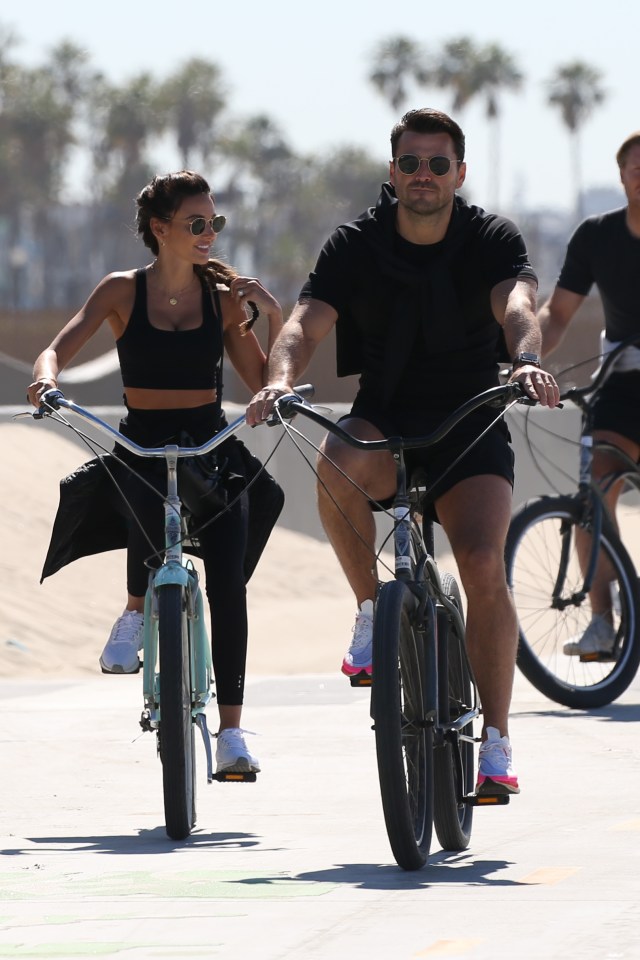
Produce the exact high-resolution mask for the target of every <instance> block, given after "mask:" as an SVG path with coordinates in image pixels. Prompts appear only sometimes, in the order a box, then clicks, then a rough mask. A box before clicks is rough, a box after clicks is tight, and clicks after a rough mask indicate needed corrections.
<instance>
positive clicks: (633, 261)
mask: <svg viewBox="0 0 640 960" xmlns="http://www.w3.org/2000/svg"><path fill="white" fill-rule="evenodd" d="M594 283H595V284H597V287H598V290H599V292H600V296H601V298H602V305H603V308H604V315H605V333H606V335H607V337H608V339H609V340H613V341H617V340H626V338H627V337H631V336H633V334H634V333H637V332H638V329H639V328H640V239H639V238H638V237H634V236H633V235H632V234H631V233H630V232H629V228H628V227H627V221H626V207H623V208H622V209H620V210H611V211H609V212H608V213H604V214H601V215H600V216H597V217H589V218H588V219H587V220H585V221H583V223H581V224H580V226H579V227H578V228H577V229H576V231H575V233H574V234H573V236H572V237H571V240H570V241H569V245H568V247H567V253H566V256H565V261H564V265H563V267H562V270H561V271H560V276H559V278H558V286H559V287H562V288H563V289H565V290H570V291H571V292H572V293H578V294H580V295H581V296H586V295H587V294H588V293H589V290H590V289H591V286H592V285H593V284H594Z"/></svg>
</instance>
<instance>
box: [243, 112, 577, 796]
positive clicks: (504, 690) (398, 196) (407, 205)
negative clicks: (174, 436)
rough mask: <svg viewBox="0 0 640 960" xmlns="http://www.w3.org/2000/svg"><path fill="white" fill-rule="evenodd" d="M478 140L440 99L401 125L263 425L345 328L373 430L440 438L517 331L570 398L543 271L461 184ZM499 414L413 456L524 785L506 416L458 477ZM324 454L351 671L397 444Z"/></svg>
mask: <svg viewBox="0 0 640 960" xmlns="http://www.w3.org/2000/svg"><path fill="white" fill-rule="evenodd" d="M464 146H465V141H464V134H463V133H462V130H461V129H460V127H459V126H458V124H457V123H455V122H454V121H453V120H452V119H451V118H450V117H448V116H447V115H446V114H444V113H441V112H439V111H437V110H433V109H428V108H424V109H419V110H411V111H409V112H408V113H407V114H405V116H404V117H403V118H402V120H401V121H400V122H399V123H398V124H396V125H395V127H394V128H393V130H392V133H391V147H392V159H391V161H390V163H389V183H386V184H384V186H383V188H382V192H381V195H380V197H379V199H378V202H377V205H376V206H375V207H374V208H371V209H369V210H368V211H367V212H366V213H365V214H363V215H362V216H361V217H359V218H358V219H357V220H356V221H354V222H352V223H349V224H344V225H342V226H341V227H339V228H338V229H337V230H336V231H335V232H334V233H333V234H332V235H331V237H330V238H329V240H328V241H327V243H326V244H325V246H324V247H323V249H322V252H321V253H320V256H319V259H318V262H317V264H316V267H315V269H314V271H313V272H312V273H311V275H310V277H309V280H308V282H307V283H306V284H305V286H304V287H303V289H302V291H301V294H300V297H299V299H298V303H297V305H296V306H295V308H294V310H293V313H292V315H291V318H290V319H289V321H288V322H287V323H286V324H285V326H284V328H283V330H282V332H281V334H280V335H279V337H278V339H277V341H276V343H275V345H274V348H273V351H272V353H271V357H270V365H269V385H268V386H267V387H265V388H264V389H263V390H261V391H260V392H259V393H258V394H257V395H256V396H255V397H254V399H253V401H252V403H251V405H250V407H249V409H248V412H247V416H248V419H249V422H250V423H253V424H257V423H259V422H260V421H262V420H263V419H265V417H266V416H267V415H268V413H269V411H270V410H271V408H272V406H273V403H274V401H275V399H276V398H277V397H278V396H280V395H282V394H283V393H286V392H289V391H290V390H291V388H292V385H293V384H294V383H295V382H296V381H297V380H298V379H299V377H300V375H301V374H302V372H303V371H304V369H305V367H306V366H307V364H308V362H309V360H310V358H311V355H312V353H313V351H314V350H315V348H316V346H317V345H318V343H319V342H320V341H321V340H322V339H323V338H324V337H326V336H327V334H328V333H329V332H330V330H331V329H332V328H333V327H334V326H335V329H336V339H337V365H338V374H339V375H341V376H346V375H348V374H353V373H359V374H360V389H359V391H358V394H357V396H356V399H355V401H354V404H353V407H352V410H351V413H350V415H349V416H348V418H347V419H346V420H344V421H343V423H342V426H343V427H344V429H346V430H347V431H349V432H350V433H352V434H353V435H355V436H357V437H359V438H360V439H364V440H375V439H379V438H381V437H383V436H389V435H392V434H394V435H398V434H400V435H405V436H410V435H413V436H419V435H423V434H427V433H429V432H430V431H431V430H432V429H433V428H434V427H437V426H438V425H439V424H440V423H441V422H442V420H443V419H444V418H445V417H446V415H447V414H448V413H450V412H451V411H452V410H453V409H455V408H456V407H457V406H458V405H459V404H460V403H461V402H463V401H464V400H466V399H468V398H469V397H471V396H473V395H474V394H476V393H478V392H480V391H481V390H484V389H488V388H489V387H493V386H495V385H496V384H497V383H498V364H497V361H498V346H499V344H500V343H501V338H502V335H504V340H505V341H506V345H507V349H508V350H509V356H510V358H511V359H512V361H513V374H512V377H513V379H517V380H519V381H520V382H521V383H522V384H523V386H524V389H525V391H526V392H527V394H528V395H529V396H530V397H532V398H535V399H536V400H539V401H540V402H541V403H543V404H545V405H549V406H555V404H556V403H557V402H558V390H557V386H556V384H555V381H554V379H553V377H551V376H550V375H549V374H548V373H545V372H544V371H542V370H541V369H540V364H539V362H538V357H537V354H538V352H539V348H540V331H539V327H538V324H537V321H536V317H535V298H536V276H535V273H534V271H533V270H532V268H531V265H530V263H529V261H528V256H527V252H526V249H525V245H524V242H523V240H522V238H521V236H520V234H519V233H518V231H517V229H516V227H515V226H514V224H512V223H511V222H510V221H508V220H505V219H503V218H501V217H496V216H493V215H491V214H487V213H485V212H484V211H483V210H481V209H480V208H478V207H473V206H469V205H468V204H467V203H466V202H465V201H464V200H463V199H462V198H461V197H459V196H457V195H456V191H457V190H458V189H460V188H461V187H462V185H463V183H464V180H465V175H466V164H465V163H464ZM494 418H495V411H494V412H493V413H492V412H491V411H487V410H486V408H485V409H483V410H478V411H477V412H476V413H475V414H474V415H472V416H471V417H468V418H467V419H466V420H465V421H464V422H463V423H462V424H461V425H460V426H459V427H458V428H456V429H455V430H454V431H452V433H451V434H450V435H449V436H448V437H447V440H446V443H444V444H442V445H441V447H440V448H439V449H438V450H436V451H434V452H430V453H429V454H428V455H425V454H421V453H420V452H419V451H418V452H415V453H411V454H410V456H409V458H408V463H409V466H411V465H412V464H415V463H421V464H423V465H424V467H425V468H426V471H427V477H428V483H429V485H431V484H435V486H434V490H433V494H432V496H433V501H434V513H435V515H436V516H437V519H438V520H439V522H440V523H441V524H442V526H443V528H444V530H445V532H446V534H447V536H448V538H449V541H450V543H451V546H452V549H453V552H454V556H455V559H456V561H457V564H458V569H459V571H460V576H461V579H462V583H463V586H464V589H465V592H466V594H467V599H468V617H467V642H468V649H469V656H470V659H471V664H472V668H473V670H474V674H475V677H476V681H477V685H478V689H479V692H480V698H481V702H482V707H483V711H484V730H483V740H484V741H485V742H484V743H483V745H482V747H481V754H480V768H479V777H478V784H479V786H482V784H483V783H484V781H485V780H487V779H489V780H493V781H494V783H500V784H501V785H502V789H504V790H507V791H510V792H518V789H519V788H518V781H517V777H516V775H515V773H514V772H513V769H512V766H511V747H510V743H509V738H508V715H509V705H510V701H511V691H512V686H513V675H514V669H515V655H516V644H517V634H518V630H517V622H516V616H515V611H514V608H513V604H512V602H511V598H510V596H509V592H508V589H507V585H506V580H505V573H504V561H503V550H504V542H505V538H506V533H507V528H508V525H509V519H510V515H511V491H512V485H513V456H512V452H511V448H510V446H509V439H510V438H509V434H508V430H507V428H506V426H505V425H504V423H503V422H502V421H500V422H499V423H497V424H496V425H495V426H493V427H492V428H491V429H490V430H489V431H488V433H487V434H486V435H485V436H483V437H482V439H481V440H480V442H479V443H478V444H477V445H476V446H474V447H473V450H472V451H471V452H470V453H469V454H468V455H467V456H464V457H463V458H462V459H461V461H460V462H459V463H456V464H455V466H454V467H453V468H451V469H450V470H449V472H447V473H446V476H444V477H443V472H444V470H445V469H446V468H447V467H449V466H450V465H451V464H452V463H453V462H454V461H455V460H456V458H457V456H458V455H459V454H460V453H461V452H463V451H465V450H466V449H467V448H468V447H469V445H470V443H471V442H472V441H474V440H476V438H477V437H478V436H479V435H480V434H481V433H482V431H483V430H484V429H485V428H487V427H489V425H490V423H491V422H492V420H493V419H494ZM323 453H324V454H325V455H326V458H328V459H325V458H324V457H320V459H319V463H318V475H319V486H318V495H319V508H320V516H321V519H322V522H323V525H324V528H325V530H326V532H327V535H328V537H329V540H330V541H331V544H332V546H333V548H334V550H335V552H336V554H337V556H338V559H339V561H340V563H341V565H342V568H343V570H344V572H345V575H346V577H347V579H348V581H349V583H350V585H351V588H352V589H353V592H354V594H355V596H356V600H357V603H358V612H357V615H356V622H355V626H354V630H353V640H352V643H351V646H350V648H349V650H348V652H347V654H346V656H345V658H344V662H343V667H342V669H343V672H345V673H346V674H348V675H354V674H358V673H360V672H362V671H364V672H365V673H369V674H370V673H371V638H372V616H373V602H374V598H375V593H376V586H377V579H376V576H375V571H374V570H372V566H373V563H372V558H373V557H374V556H375V523H374V518H373V514H372V510H371V506H370V502H369V499H368V498H370V499H371V500H375V501H378V502H381V503H383V504H384V503H385V501H388V500H389V498H391V496H392V494H393V492H394V487H395V477H396V474H395V467H394V464H393V459H392V456H391V454H389V453H368V452H365V453H362V452H359V451H356V450H354V449H353V448H351V447H349V446H347V445H346V444H344V443H342V442H341V441H339V440H336V439H335V438H332V437H328V438H326V439H325V441H324V444H323ZM334 464H335V465H336V466H337V467H338V469H337V470H336V469H335V467H334ZM340 471H344V473H345V474H346V475H347V477H348V478H350V480H347V479H345V478H344V476H343V475H342V473H341V472H340ZM350 481H354V482H355V484H357V485H358V487H360V488H361V489H363V490H365V491H366V494H367V496H365V495H363V494H362V493H360V491H359V490H358V489H357V488H356V487H355V486H354V485H353V484H352V483H351V482H350ZM346 518H348V519H346Z"/></svg>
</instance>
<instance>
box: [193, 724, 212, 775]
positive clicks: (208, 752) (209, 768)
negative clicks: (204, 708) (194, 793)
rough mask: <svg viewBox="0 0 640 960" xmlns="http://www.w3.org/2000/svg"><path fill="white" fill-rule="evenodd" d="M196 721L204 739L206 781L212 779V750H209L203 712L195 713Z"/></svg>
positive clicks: (209, 740) (209, 742)
mask: <svg viewBox="0 0 640 960" xmlns="http://www.w3.org/2000/svg"><path fill="white" fill-rule="evenodd" d="M196 723H197V725H198V728H199V730H200V733H201V734H202V739H203V740H204V752H205V754H206V755H207V783H211V781H212V780H213V752H212V750H211V734H210V733H209V728H208V726H207V717H206V714H204V713H198V714H197V715H196Z"/></svg>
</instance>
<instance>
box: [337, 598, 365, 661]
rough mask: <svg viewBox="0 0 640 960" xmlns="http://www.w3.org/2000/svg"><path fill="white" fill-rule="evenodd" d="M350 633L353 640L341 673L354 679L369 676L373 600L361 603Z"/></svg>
mask: <svg viewBox="0 0 640 960" xmlns="http://www.w3.org/2000/svg"><path fill="white" fill-rule="evenodd" d="M352 632H353V639H352V641H351V644H350V645H349V649H348V650H347V652H346V654H345V657H344V660H343V661H342V672H343V673H344V674H346V675H347V677H356V676H357V675H358V674H359V673H367V674H368V675H369V676H371V659H372V652H371V651H372V641H373V600H364V601H363V602H362V606H361V607H360V609H359V610H358V613H357V614H356V622H355V623H354V625H353V631H352Z"/></svg>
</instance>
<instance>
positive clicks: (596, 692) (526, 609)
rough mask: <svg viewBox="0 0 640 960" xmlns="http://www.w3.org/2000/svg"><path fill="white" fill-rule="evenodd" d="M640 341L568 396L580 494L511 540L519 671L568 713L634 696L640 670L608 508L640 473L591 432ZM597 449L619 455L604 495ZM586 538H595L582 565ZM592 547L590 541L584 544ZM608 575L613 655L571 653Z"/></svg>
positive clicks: (521, 527)
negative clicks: (622, 485) (595, 591)
mask: <svg viewBox="0 0 640 960" xmlns="http://www.w3.org/2000/svg"><path fill="white" fill-rule="evenodd" d="M636 340H637V338H635V339H634V340H630V341H624V342H623V343H621V344H620V345H619V346H618V347H617V348H616V349H615V350H613V351H612V352H611V353H609V354H608V355H607V356H606V358H605V360H604V362H603V363H602V366H601V368H600V370H599V371H598V374H597V376H596V377H595V379H594V380H593V382H592V383H591V384H590V385H588V386H586V387H572V388H571V389H569V390H567V391H566V392H564V393H563V394H562V399H563V400H571V401H573V402H574V403H575V404H576V405H577V406H578V407H579V408H580V410H581V411H582V432H581V438H580V475H579V483H578V489H577V491H575V492H574V493H570V494H567V495H562V494H561V495H558V496H544V497H536V498H535V499H533V500H529V501H527V502H526V503H523V504H522V505H521V506H520V507H518V509H517V510H516V511H515V512H514V515H513V518H512V522H511V526H510V529H509V535H508V538H507V546H506V553H505V561H506V568H507V580H508V583H509V586H510V588H511V591H512V594H513V599H514V602H515V606H516V610H517V613H518V621H519V629H520V639H519V644H518V667H519V668H520V670H521V671H522V673H523V674H524V675H525V676H526V677H527V679H528V680H529V681H530V682H531V683H532V684H533V685H534V686H535V687H536V688H537V689H538V690H539V691H540V692H541V693H543V694H544V695H545V696H547V697H549V698H550V699H551V700H554V701H555V702H556V703H562V704H564V705H565V706H568V707H574V708H580V709H589V708H593V707H602V706H604V705H605V704H608V703H611V702H612V701H613V700H615V699H616V698H617V697H619V696H620V694H621V693H623V692H624V690H626V689H627V687H628V686H629V684H630V683H631V682H632V680H633V679H634V677H635V675H636V673H637V670H638V665H639V664H640V633H639V630H640V627H639V624H638V615H639V611H640V590H639V588H638V576H637V573H636V570H635V568H634V565H633V562H632V560H631V557H630V556H629V554H628V552H627V550H626V549H625V547H624V545H623V544H622V542H621V540H620V537H619V535H618V533H617V531H616V529H615V527H614V525H613V523H612V521H611V518H610V517H609V516H608V513H607V509H606V506H605V504H604V501H603V497H604V495H605V494H606V492H607V491H608V490H609V489H610V487H611V485H612V484H614V483H618V482H619V481H620V480H624V481H626V482H627V483H629V484H630V485H632V486H633V487H636V488H637V489H640V470H639V469H638V465H637V464H636V463H635V462H634V461H632V460H631V459H630V458H629V457H627V456H626V454H624V453H623V451H621V450H619V449H618V448H617V447H614V446H612V445H611V444H607V443H597V444H594V442H593V437H592V426H591V408H592V405H593V399H594V396H595V394H596V392H597V390H598V388H599V387H600V386H601V384H602V383H603V381H604V379H605V377H606V376H607V374H608V373H609V371H610V370H611V368H612V365H613V364H615V362H616V360H617V358H618V357H619V355H620V353H621V352H622V350H624V349H625V348H626V347H628V346H629V345H631V344H633V343H635V342H636ZM594 446H597V447H598V448H599V449H602V450H606V451H609V452H613V453H615V455H616V457H617V459H618V460H619V462H620V469H619V470H617V471H615V473H613V474H611V475H610V476H608V477H607V478H606V481H605V483H604V485H603V486H602V487H601V486H599V485H598V484H597V483H595V482H594V481H593V479H592V475H591V468H592V460H593V448H594ZM580 531H584V532H586V533H587V534H588V535H589V538H588V539H587V544H588V546H587V548H586V550H585V548H584V546H582V554H581V556H579V554H578V547H579V546H580V543H579V541H580ZM576 534H578V536H576ZM585 539H586V538H585V537H584V535H583V536H582V544H583V545H584V542H585ZM577 541H578V545H577ZM585 553H587V554H588V556H587V557H586V559H585ZM602 569H604V570H607V571H608V574H607V576H608V580H609V587H610V592H611V600H612V611H613V629H614V633H615V640H614V643H613V646H612V649H611V650H610V651H607V652H600V653H585V654H579V655H577V654H573V655H570V654H569V653H568V652H565V647H566V646H567V645H568V644H574V643H575V642H576V641H577V640H579V638H580V637H581V636H582V634H583V633H584V631H585V630H586V628H587V626H588V625H589V623H590V622H591V619H592V609H591V600H590V591H591V588H592V584H593V581H594V577H595V575H596V571H598V570H602Z"/></svg>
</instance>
